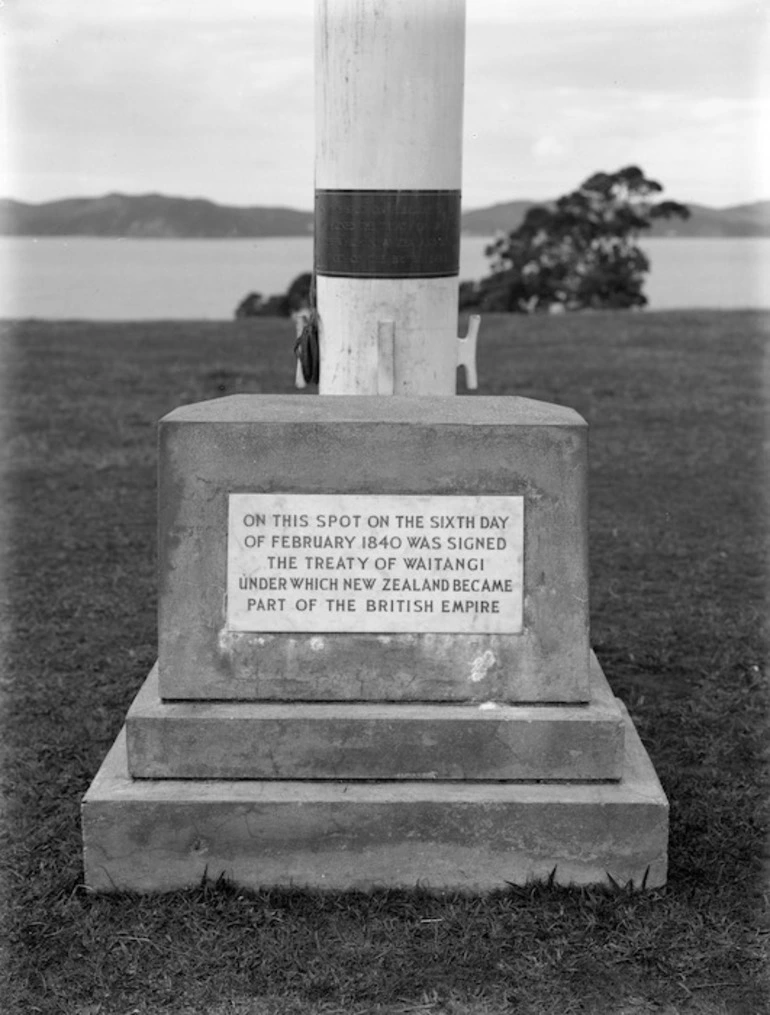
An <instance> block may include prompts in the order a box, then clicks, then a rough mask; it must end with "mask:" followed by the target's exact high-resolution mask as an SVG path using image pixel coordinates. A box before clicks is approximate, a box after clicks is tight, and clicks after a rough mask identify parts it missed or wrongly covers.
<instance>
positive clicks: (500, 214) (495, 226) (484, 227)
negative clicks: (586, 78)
mask: <svg viewBox="0 0 770 1015" xmlns="http://www.w3.org/2000/svg"><path fill="white" fill-rule="evenodd" d="M547 203H548V202H545V201H509V202H507V203H506V204H493V205H490V207H489V208H479V209H476V210H474V211H467V212H465V214H464V215H463V232H465V233H468V234H470V235H473V236H493V235H494V234H495V233H496V232H500V231H502V232H510V230H511V229H515V228H516V226H518V225H519V223H520V222H521V220H522V219H523V218H524V216H525V215H526V213H527V211H528V209H529V208H531V207H533V206H534V205H536V204H547ZM688 207H689V209H690V213H691V214H690V218H689V219H684V220H682V219H678V218H673V219H668V220H667V221H658V222H656V223H655V224H654V225H653V226H652V228H651V229H649V230H646V231H645V233H644V235H645V236H701V237H704V238H706V237H714V238H717V237H728V236H733V237H738V236H770V201H756V202H755V203H754V204H740V205H735V206H734V207H732V208H709V207H707V206H706V205H702V204H689V205H688Z"/></svg>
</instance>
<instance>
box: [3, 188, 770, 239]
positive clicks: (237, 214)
mask: <svg viewBox="0 0 770 1015" xmlns="http://www.w3.org/2000/svg"><path fill="white" fill-rule="evenodd" d="M538 203H540V204H542V203H545V202H536V201H508V202H506V203H504V204H494V205H490V206H489V207H488V208H476V209H472V210H469V211H466V212H464V214H463V217H462V229H463V232H464V233H467V234H469V235H473V236H488V237H492V236H494V235H495V233H497V232H500V231H504V232H509V231H510V230H511V229H514V228H515V227H516V226H517V225H518V224H519V223H520V222H521V220H522V218H523V217H524V215H525V214H526V211H527V209H528V208H531V207H532V205H534V204H538ZM690 210H691V211H692V216H691V217H690V218H689V219H687V220H686V221H684V222H682V221H680V220H679V219H672V220H670V221H668V222H660V223H656V225H655V226H654V227H653V228H652V229H651V230H650V231H649V233H647V234H646V235H649V236H702V237H729V236H770V201H758V202H755V203H754V204H741V205H735V206H734V207H731V208H708V207H706V206H705V205H698V204H691V205H690ZM312 231H313V213H312V212H310V211H298V210H296V209H294V208H270V207H261V206H256V207H248V208H243V207H234V206H231V205H221V204H216V203H215V202H214V201H207V200H205V199H203V198H185V197H166V196H164V195H163V194H141V195H133V196H132V195H128V194H107V195H106V196H104V197H78V198H65V199H63V200H61V201H47V202H45V203H43V204H27V203H24V202H22V201H13V200H10V199H0V235H2V236H116V237H135V238H147V239H231V238H232V239H236V238H244V239H245V238H251V237H260V236H308V235H310V234H312Z"/></svg>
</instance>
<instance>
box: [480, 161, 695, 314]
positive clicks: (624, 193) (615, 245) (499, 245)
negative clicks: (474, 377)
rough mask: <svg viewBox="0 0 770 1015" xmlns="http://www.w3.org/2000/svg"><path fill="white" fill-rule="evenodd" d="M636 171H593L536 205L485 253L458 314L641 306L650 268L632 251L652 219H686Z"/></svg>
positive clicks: (681, 207) (684, 209)
mask: <svg viewBox="0 0 770 1015" xmlns="http://www.w3.org/2000/svg"><path fill="white" fill-rule="evenodd" d="M662 190H663V187H662V186H661V185H660V184H659V183H658V182H657V181H656V180H651V179H648V178H647V177H645V175H644V173H643V172H642V170H641V169H639V168H638V167H637V166H627V167H626V168H625V169H620V170H618V171H617V172H616V173H605V172H598V173H594V175H593V176H591V177H589V178H588V179H587V180H585V182H584V183H582V184H581V185H580V187H579V188H578V189H577V190H575V191H573V192H572V193H570V194H566V195H564V196H563V197H560V198H559V199H558V201H556V203H555V204H554V205H552V206H542V205H538V206H535V207H533V208H530V210H529V211H528V212H527V214H526V216H525V218H524V221H523V222H522V223H521V225H520V226H518V227H517V228H516V229H514V230H512V231H511V232H510V233H508V234H507V235H502V234H501V235H500V236H498V237H497V239H496V240H495V241H494V242H493V243H492V244H490V245H489V246H488V247H487V248H486V251H485V253H486V255H487V256H488V257H490V258H491V259H492V274H491V275H490V276H489V277H488V278H485V279H483V280H482V281H481V282H479V283H468V282H464V283H463V284H462V286H461V290H460V306H461V309H470V308H478V309H481V310H484V311H488V312H494V311H515V312H520V313H532V312H537V311H549V310H551V309H552V308H554V307H562V308H564V309H565V310H584V309H594V310H602V309H619V308H622V309H626V308H632V307H643V306H645V305H646V303H647V298H646V296H645V295H644V293H643V292H642V288H643V285H644V281H645V277H646V275H647V272H648V271H649V268H650V262H649V260H648V258H647V257H646V256H645V254H644V253H643V251H642V250H641V249H640V248H639V246H638V245H637V240H638V238H639V235H640V233H641V231H642V230H643V229H648V228H649V227H650V225H651V224H652V222H653V220H654V219H658V218H670V217H672V216H679V217H680V218H688V217H689V214H690V212H689V209H688V208H687V207H686V206H685V205H683V204H679V203H678V202H676V201H656V200H655V196H656V195H658V194H660V193H661V192H662Z"/></svg>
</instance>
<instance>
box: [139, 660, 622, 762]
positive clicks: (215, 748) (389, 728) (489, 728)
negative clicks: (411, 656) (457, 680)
mask: <svg viewBox="0 0 770 1015" xmlns="http://www.w3.org/2000/svg"><path fill="white" fill-rule="evenodd" d="M592 662H593V666H592V691H591V702H590V704H588V705H540V706H538V705H506V704H502V705H498V704H495V703H492V702H489V703H486V705H485V704H482V705H481V706H479V705H475V704H474V705H468V704H435V703H428V704H426V703H419V704H413V703H409V702H407V703H396V704H378V703H349V702H335V703H331V704H317V703H307V702H289V703H285V702H281V703H275V702H267V703H266V702H259V703H257V702H238V703H234V702H162V701H161V700H160V698H159V695H158V681H157V667H155V668H154V669H153V671H152V673H151V674H150V676H149V677H148V678H147V680H146V682H145V684H144V686H143V688H142V689H141V691H140V692H139V694H138V695H137V697H136V699H135V701H134V703H133V705H132V706H131V708H130V709H129V712H128V716H127V717H126V737H127V750H128V767H129V771H130V772H131V774H132V775H133V776H134V777H137V778H145V779H169V778H177V779H404V780H408V779H437V780H442V779H471V780H497V779H509V780H510V779H529V780H536V779H559V780H573V781H574V780H593V779H619V778H620V776H621V774H622V769H623V754H624V752H623V727H624V721H623V716H622V713H621V711H620V706H619V703H618V701H617V699H616V698H615V697H614V695H613V694H612V691H611V690H610V688H609V685H608V684H607V681H606V679H605V677H604V674H603V673H602V671H601V668H600V666H599V664H598V662H597V661H596V657H595V656H593V655H592Z"/></svg>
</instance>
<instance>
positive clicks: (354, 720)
mask: <svg viewBox="0 0 770 1015" xmlns="http://www.w3.org/2000/svg"><path fill="white" fill-rule="evenodd" d="M159 448H160V450H159V658H158V664H157V666H156V667H155V668H154V669H153V671H152V673H151V674H150V675H149V677H148V678H147V680H146V681H145V684H144V686H143V687H142V688H141V690H140V692H139V693H138V695H137V697H136V699H135V701H134V703H133V705H132V706H131V708H130V710H129V712H128V715H127V717H126V723H125V727H124V729H123V730H122V731H121V733H120V735H119V737H118V739H117V740H116V742H115V744H114V745H113V748H112V750H111V751H110V753H109V754H108V756H107V758H106V759H105V761H104V764H103V765H102V768H101V769H100V771H99V773H98V774H97V776H96V778H95V780H94V782H93V784H92V786H91V788H90V789H89V791H88V793H87V794H86V797H85V799H84V801H83V837H84V855H85V873H86V883H87V885H88V886H89V887H91V888H93V889H95V890H100V891H109V890H138V891H162V890H170V889H175V888H181V887H184V886H187V885H192V884H196V883H198V882H199V881H200V879H201V877H203V876H208V877H218V876H220V875H224V876H226V877H228V878H230V879H232V880H233V881H235V882H236V883H238V884H242V885H245V886H249V887H254V888H256V887H261V886H268V885H305V886H315V887H329V888H361V887H367V888H369V887H374V886H398V887H409V886H413V885H416V884H417V883H418V882H419V883H420V884H421V885H425V886H428V887H432V888H435V889H444V888H463V889H468V890H474V891H476V890H488V889H492V888H498V887H504V886H505V884H506V883H523V882H525V881H527V880H530V879H533V878H542V877H550V876H553V877H554V879H555V880H556V881H557V882H558V883H563V884H568V883H571V882H575V883H580V884H588V883H595V882H601V881H605V880H606V879H607V878H608V876H609V877H611V878H613V879H614V880H615V881H616V882H621V883H626V882H628V881H630V880H633V881H634V883H635V884H637V885H641V884H642V883H644V884H646V885H648V886H650V887H652V886H654V885H660V884H662V883H664V881H665V877H666V846H667V834H668V806H667V802H666V798H665V795H664V794H663V791H662V789H661V787H660V784H659V782H658V780H657V777H656V776H655V772H654V770H653V768H652V765H651V764H650V761H649V758H648V757H647V754H646V752H645V750H644V747H643V746H642V744H641V742H640V741H639V738H638V736H637V734H636V731H635V730H634V727H633V724H632V722H631V720H630V718H629V717H628V714H627V712H626V711H625V709H624V707H623V706H622V704H621V703H620V702H619V701H618V700H617V699H616V698H615V697H614V695H613V694H612V691H611V690H610V687H609V685H608V683H607V680H606V678H605V676H604V674H603V673H602V670H601V668H600V666H599V664H598V662H597V660H596V658H595V657H594V656H593V654H592V653H591V651H590V644H589V628H588V567H587V479H586V473H587V427H586V425H585V422H584V421H583V420H582V419H581V418H580V417H579V416H578V415H577V413H575V412H573V411H572V410H570V409H566V408H563V407H560V406H553V405H547V404H544V403H540V402H534V401H532V400H529V399H520V398H438V397H436V398H426V399H419V400H418V399H406V398H397V397H389V398H379V397H352V396H351V397H348V396H335V397H329V398H320V399H311V398H297V397H295V396H234V397H231V398H223V399H218V400H215V401H212V402H205V403H201V404H198V405H193V406H185V407H183V408H181V409H178V410H176V411H175V412H173V413H171V414H170V415H169V416H167V417H166V418H165V419H164V420H163V421H161V426H160V445H159Z"/></svg>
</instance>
